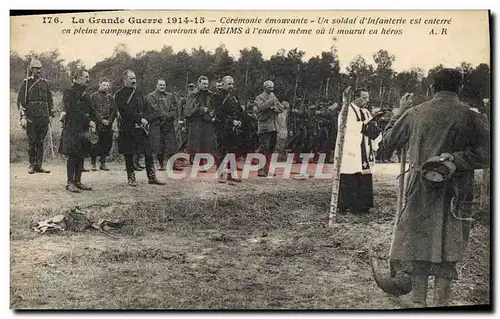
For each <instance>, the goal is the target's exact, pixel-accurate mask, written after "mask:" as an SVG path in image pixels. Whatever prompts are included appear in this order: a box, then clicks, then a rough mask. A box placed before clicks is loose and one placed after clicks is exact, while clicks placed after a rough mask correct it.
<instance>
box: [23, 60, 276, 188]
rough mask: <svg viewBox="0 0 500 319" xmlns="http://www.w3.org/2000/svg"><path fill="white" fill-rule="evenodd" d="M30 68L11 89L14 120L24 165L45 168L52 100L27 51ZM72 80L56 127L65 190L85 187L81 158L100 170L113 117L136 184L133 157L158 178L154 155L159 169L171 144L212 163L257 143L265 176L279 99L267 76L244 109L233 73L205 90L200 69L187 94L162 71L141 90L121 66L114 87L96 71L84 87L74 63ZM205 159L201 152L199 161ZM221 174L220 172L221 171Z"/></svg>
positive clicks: (172, 150)
mask: <svg viewBox="0 0 500 319" xmlns="http://www.w3.org/2000/svg"><path fill="white" fill-rule="evenodd" d="M30 70H31V76H29V77H27V78H26V79H25V80H24V81H23V83H22V85H21V88H20V90H19V93H18V99H17V102H18V107H19V110H20V117H21V121H20V124H21V126H22V127H23V129H25V130H26V132H27V135H28V140H29V169H28V173H30V174H33V173H38V172H43V173H49V172H50V171H49V170H47V169H45V168H43V167H42V162H43V144H44V140H45V136H46V134H47V131H48V130H49V128H50V126H49V125H50V118H51V117H55V115H54V113H55V111H54V103H53V98H52V94H51V91H50V88H49V84H48V82H47V81H46V80H45V79H43V78H42V77H41V71H42V65H41V63H40V61H38V60H36V59H33V60H32V61H31V63H30ZM72 81H73V84H72V85H71V87H70V88H68V89H66V90H65V91H64V93H63V100H62V107H61V110H60V111H61V117H60V120H61V122H62V123H63V129H62V133H61V140H60V144H59V150H58V151H59V153H60V154H62V155H65V156H66V157H67V175H68V176H67V185H66V189H67V190H69V191H71V192H80V191H81V190H91V187H89V186H87V185H85V184H83V183H82V180H81V176H82V172H84V171H87V170H86V169H85V168H84V160H85V158H90V159H91V163H92V170H97V159H98V158H99V168H100V169H101V170H104V171H107V170H109V168H108V167H107V166H106V158H107V157H108V156H109V155H110V151H111V148H112V144H113V135H114V130H113V122H114V121H115V120H117V127H118V143H117V144H118V152H119V153H120V154H122V155H123V156H124V159H125V168H126V171H127V177H128V183H129V185H131V186H137V182H136V178H135V172H136V171H139V170H142V168H144V167H141V165H140V163H139V158H140V157H144V161H145V169H146V173H147V176H148V180H149V183H150V184H157V185H163V184H165V183H164V182H162V181H160V180H158V178H157V177H156V172H155V171H156V169H155V160H156V161H158V165H159V170H165V169H166V167H165V162H168V159H169V158H171V157H172V156H173V155H174V154H176V153H177V152H181V151H184V152H186V153H188V154H189V155H190V160H189V161H190V164H193V158H194V155H195V154H197V153H209V154H211V155H212V156H213V157H214V158H215V162H216V165H217V166H218V167H219V166H220V165H221V163H222V159H223V158H224V157H225V155H226V154H228V153H234V154H235V155H236V158H239V157H241V156H244V155H245V153H247V152H249V151H251V152H253V151H255V150H256V149H258V151H259V152H260V153H262V154H263V155H264V156H265V157H266V165H264V167H262V168H261V169H260V170H259V172H258V176H267V174H268V171H269V162H270V158H271V155H272V153H273V152H274V150H275V147H276V142H277V135H278V130H279V123H278V122H279V120H278V114H279V113H281V112H283V111H284V106H283V104H282V103H280V102H279V101H278V99H277V98H276V96H275V95H274V93H273V90H274V83H273V82H272V81H266V82H265V83H264V85H263V92H262V94H260V95H258V96H257V97H256V98H255V101H254V103H253V107H252V108H251V109H248V108H247V109H246V110H245V109H244V108H243V107H242V106H241V104H240V103H239V101H238V99H237V98H236V96H235V95H234V94H233V88H234V79H233V78H232V77H231V76H225V77H223V78H222V80H221V81H220V82H218V83H217V87H216V90H215V91H211V90H209V79H208V78H207V77H206V76H200V77H199V78H198V81H197V83H196V84H194V83H190V84H188V85H187V90H188V93H187V95H186V97H181V98H180V99H177V98H176V97H175V96H174V94H172V93H170V92H167V90H166V87H167V83H166V81H165V79H161V78H160V79H157V82H156V88H155V90H154V91H153V92H150V93H149V94H145V93H144V92H143V91H142V90H141V89H140V88H138V86H137V79H136V76H135V73H134V72H133V71H132V70H126V71H124V72H123V74H122V82H123V86H122V87H121V88H120V89H118V91H116V93H115V94H114V95H113V94H111V93H110V85H111V81H110V80H109V79H107V78H102V79H100V81H99V88H98V89H97V91H95V92H93V93H91V94H90V92H87V90H88V86H89V84H90V74H89V72H88V71H87V70H84V69H79V70H76V71H75V72H74V74H73V77H72ZM186 164H188V163H184V165H182V161H180V160H176V161H174V162H173V165H172V169H173V170H182V169H183V167H182V166H185V165H186ZM199 164H201V165H203V164H205V163H204V161H203V159H202V162H201V163H199ZM224 175H226V176H224ZM226 181H227V182H229V183H231V184H234V183H235V182H241V179H239V178H237V177H236V176H233V175H232V174H231V173H229V174H221V175H220V176H219V182H226Z"/></svg>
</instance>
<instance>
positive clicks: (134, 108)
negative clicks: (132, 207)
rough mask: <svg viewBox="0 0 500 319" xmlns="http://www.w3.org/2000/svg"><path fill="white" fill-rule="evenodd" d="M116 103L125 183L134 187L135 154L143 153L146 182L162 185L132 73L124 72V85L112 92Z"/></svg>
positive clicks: (142, 97)
mask: <svg viewBox="0 0 500 319" xmlns="http://www.w3.org/2000/svg"><path fill="white" fill-rule="evenodd" d="M115 103H116V107H117V109H118V112H120V117H121V120H120V129H119V132H118V152H119V153H120V154H123V156H124V157H125V168H126V170H127V177H128V183H129V185H130V186H134V187H135V186H137V181H136V179H135V170H134V163H133V162H134V159H133V157H134V154H143V155H144V161H145V163H146V174H147V176H148V183H149V184H156V185H164V184H165V183H164V182H160V181H159V180H158V179H157V178H156V172H155V167H154V160H153V150H152V148H151V143H150V141H149V137H148V134H149V132H148V121H147V120H146V119H145V118H144V116H143V115H142V112H143V111H144V108H145V106H144V104H145V103H146V100H145V98H144V96H143V95H142V93H140V92H139V91H138V90H137V82H136V78H135V73H134V72H133V71H131V70H126V71H125V72H123V87H122V88H121V89H119V90H118V91H117V92H116V93H115Z"/></svg>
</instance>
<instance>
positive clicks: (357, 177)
mask: <svg viewBox="0 0 500 319" xmlns="http://www.w3.org/2000/svg"><path fill="white" fill-rule="evenodd" d="M354 98H355V100H354V102H352V103H351V105H349V106H348V111H347V120H346V126H345V137H344V149H343V153H342V163H341V167H340V187H339V200H338V203H339V205H338V206H339V210H340V211H346V210H349V211H350V212H352V213H368V212H369V210H370V208H372V207H373V176H372V172H371V167H372V165H373V163H374V162H375V158H374V156H375V154H374V151H375V150H376V149H377V146H378V140H380V139H381V138H382V134H381V131H380V130H379V129H378V128H377V126H376V124H375V121H374V120H373V121H372V116H371V114H370V111H368V110H367V109H366V108H365V107H366V105H367V104H368V102H369V101H370V95H369V93H368V91H367V90H365V89H357V90H356V91H355V92H354ZM341 125H342V118H340V117H339V119H338V127H341Z"/></svg>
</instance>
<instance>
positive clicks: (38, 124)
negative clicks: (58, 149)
mask: <svg viewBox="0 0 500 319" xmlns="http://www.w3.org/2000/svg"><path fill="white" fill-rule="evenodd" d="M48 130H49V121H48V120H34V121H32V122H28V123H27V125H26V134H27V135H28V157H29V162H30V165H32V166H35V167H41V166H42V162H43V142H44V140H45V136H47V132H48Z"/></svg>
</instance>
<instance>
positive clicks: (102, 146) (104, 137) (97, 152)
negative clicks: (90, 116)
mask: <svg viewBox="0 0 500 319" xmlns="http://www.w3.org/2000/svg"><path fill="white" fill-rule="evenodd" d="M97 135H98V137H99V139H98V142H97V144H96V145H94V146H93V147H92V155H91V158H92V164H96V162H97V156H100V162H101V164H104V163H105V162H106V156H109V152H110V151H111V147H112V146H113V131H112V130H99V131H98V132H97Z"/></svg>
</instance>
